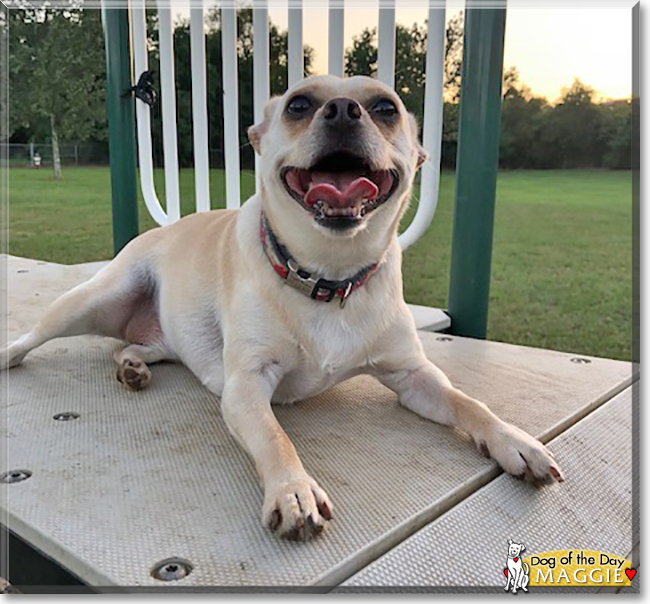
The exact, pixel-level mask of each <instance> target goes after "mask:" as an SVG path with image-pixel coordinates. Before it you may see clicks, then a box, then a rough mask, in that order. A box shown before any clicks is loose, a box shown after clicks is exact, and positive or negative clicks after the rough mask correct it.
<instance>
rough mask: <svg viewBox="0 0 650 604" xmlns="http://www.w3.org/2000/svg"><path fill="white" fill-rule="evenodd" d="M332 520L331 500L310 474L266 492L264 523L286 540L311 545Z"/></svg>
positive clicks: (276, 485) (279, 483)
mask: <svg viewBox="0 0 650 604" xmlns="http://www.w3.org/2000/svg"><path fill="white" fill-rule="evenodd" d="M331 519H332V503H331V502H330V500H329V497H328V496H327V494H326V493H325V491H323V489H321V488H320V487H319V486H318V484H317V483H316V481H315V480H314V479H313V478H311V477H310V476H308V475H307V474H304V475H301V476H298V477H296V478H292V479H290V480H288V481H283V482H277V483H275V484H270V485H268V487H267V488H266V493H265V495H264V507H263V509H262V522H263V523H264V525H265V526H267V527H269V528H270V529H271V530H272V531H276V532H277V533H278V534H279V535H280V536H281V537H284V538H285V539H291V540H293V541H308V540H309V539H312V538H313V537H315V536H316V535H318V534H319V533H320V532H321V531H322V530H323V528H324V527H325V523H326V522H327V521H328V520H331Z"/></svg>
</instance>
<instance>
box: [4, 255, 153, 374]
mask: <svg viewBox="0 0 650 604" xmlns="http://www.w3.org/2000/svg"><path fill="white" fill-rule="evenodd" d="M127 249H128V248H127ZM124 251H126V249H125V250H124ZM131 257H132V255H131V254H127V255H126V256H123V255H122V254H120V255H119V256H118V257H117V258H116V259H115V260H114V261H113V262H111V263H110V264H109V265H107V266H106V267H104V268H103V269H102V270H101V271H99V272H98V273H97V274H96V275H95V276H94V277H93V278H92V279H90V280H89V281H86V282H84V283H82V284H80V285H78V286H77V287H75V288H74V289H72V290H70V291H69V292H66V293H65V294H63V295H62V296H60V297H59V298H57V299H56V300H55V301H54V302H53V303H52V305H51V306H50V307H49V308H48V309H47V310H46V312H45V314H44V316H43V317H42V318H41V319H40V320H39V321H38V322H37V323H36V325H35V326H34V328H33V329H32V330H31V331H30V332H29V333H27V334H25V335H23V336H22V337H20V338H18V340H16V341H15V342H13V343H12V344H10V345H9V346H8V347H7V348H6V349H4V350H2V351H0V370H2V369H6V368H8V367H15V366H16V365H19V364H20V363H21V362H22V360H23V359H24V358H25V356H26V355H27V354H28V353H29V352H30V351H32V350H34V349H35V348H38V347H39V346H41V345H43V344H45V343H46V342H48V341H49V340H52V339H54V338H64V337H69V336H78V335H84V334H93V335H102V336H109V337H114V338H119V339H124V337H125V333H124V332H125V326H126V324H127V323H128V321H129V318H130V316H131V315H132V313H133V307H134V303H137V301H138V300H139V299H141V298H142V296H143V294H145V293H147V292H149V294H148V295H151V293H150V292H151V291H152V289H155V288H154V284H153V279H152V278H151V275H150V274H149V272H148V271H147V270H146V268H145V267H144V265H143V263H142V262H141V263H139V264H138V263H133V262H132V259H131Z"/></svg>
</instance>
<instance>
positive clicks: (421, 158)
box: [408, 113, 429, 168]
mask: <svg viewBox="0 0 650 604" xmlns="http://www.w3.org/2000/svg"><path fill="white" fill-rule="evenodd" d="M408 120H409V126H410V127H411V135H412V136H413V140H414V141H415V144H416V146H417V150H418V164H417V167H418V168H420V166H422V164H423V163H424V162H425V161H427V159H429V154H428V153H427V151H426V149H425V148H424V147H423V146H422V145H421V144H420V141H419V138H418V122H417V120H416V119H415V116H414V115H413V114H412V113H409V114H408Z"/></svg>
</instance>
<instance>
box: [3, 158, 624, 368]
mask: <svg viewBox="0 0 650 604" xmlns="http://www.w3.org/2000/svg"><path fill="white" fill-rule="evenodd" d="M64 177H65V180H64V181H62V182H54V181H52V180H51V173H50V172H49V171H48V170H47V169H44V170H39V171H36V170H29V169H12V170H11V171H10V173H9V179H10V180H9V252H10V253H11V254H14V255H17V256H26V257H30V258H38V259H44V260H49V261H52V262H61V263H70V264H71V263H79V262H86V261H92V260H102V259H107V258H110V257H111V255H112V239H111V201H110V182H109V171H108V169H107V168H67V169H65V170H64ZM193 179H194V177H193V173H192V171H191V170H183V171H182V172H181V199H182V202H183V203H182V211H183V214H186V213H189V212H190V211H192V207H193V203H194V202H193V199H194V180H193ZM156 182H157V187H158V192H159V196H160V197H163V191H164V183H163V174H162V172H158V173H157V174H156ZM631 183H632V179H631V176H630V173H629V172H601V171H516V172H503V173H500V174H499V180H498V190H497V214H496V224H495V234H494V251H493V262H492V286H491V302H490V318H489V328H488V329H489V331H488V337H489V338H490V339H493V340H499V341H503V342H512V343H517V344H524V345H529V346H538V347H542V348H551V349H555V350H563V351H570V352H577V353H582V354H588V355H594V356H604V357H610V358H617V359H624V360H629V359H630V358H631V347H632V188H631ZM454 184H455V183H454V175H453V174H452V173H449V172H448V173H444V174H443V176H442V180H441V189H440V201H439V204H438V210H437V213H436V217H435V219H434V223H433V226H432V227H431V228H430V229H429V231H428V232H427V234H426V235H425V236H424V237H422V239H420V240H419V241H418V243H417V244H415V245H414V246H413V247H412V248H411V249H409V250H408V252H407V253H406V255H405V258H404V282H405V296H406V299H407V301H408V302H412V303H415V304H424V305H428V306H437V307H442V308H444V307H446V303H447V291H448V282H449V265H450V255H451V230H452V218H453V195H454ZM210 186H211V193H212V199H213V200H222V199H224V191H225V185H224V178H223V173H222V172H221V171H217V170H214V171H213V172H212V175H211V182H210ZM253 189H254V177H253V174H252V173H244V174H243V175H242V194H243V195H244V196H248V195H250V194H251V193H252V191H253ZM219 205H220V204H217V203H215V204H214V207H218V206H219ZM140 219H141V220H140V227H141V230H145V229H148V228H151V227H153V226H155V225H154V223H153V221H152V220H151V218H149V216H148V214H147V212H146V209H145V208H144V204H143V203H142V202H140Z"/></svg>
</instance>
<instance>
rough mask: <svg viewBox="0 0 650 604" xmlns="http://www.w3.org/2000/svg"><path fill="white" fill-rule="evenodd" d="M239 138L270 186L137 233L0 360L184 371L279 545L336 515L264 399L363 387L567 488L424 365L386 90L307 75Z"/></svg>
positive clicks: (400, 143) (406, 173) (405, 161)
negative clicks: (87, 349)
mask: <svg viewBox="0 0 650 604" xmlns="http://www.w3.org/2000/svg"><path fill="white" fill-rule="evenodd" d="M249 136H250V140H251V142H252V144H253V146H254V147H255V150H256V151H257V152H258V153H259V154H260V156H261V171H262V178H261V187H260V192H259V193H258V194H257V195H255V196H253V197H252V198H251V199H249V200H248V201H247V202H246V203H245V204H244V206H243V207H242V208H241V210H238V211H232V210H231V211H226V210H220V211H214V212H210V213H207V214H194V215H192V216H188V217H186V218H183V219H182V220H180V221H179V222H177V223H175V224H173V225H170V226H167V227H164V228H158V229H154V230H151V231H149V232H147V233H144V234H143V235H141V236H140V237H138V238H137V239H135V240H134V241H132V242H131V243H129V244H128V245H127V246H126V247H125V248H124V250H123V251H122V252H120V253H119V254H118V255H117V257H116V258H115V259H114V260H113V261H112V262H111V263H110V264H109V265H107V266H106V267H105V268H104V269H102V270H101V271H100V272H98V273H97V274H96V275H95V276H94V277H93V278H92V279H91V280H90V281H88V282H86V283H84V284H82V285H80V286H79V287H76V288H75V289H73V290H72V291H70V292H68V293H67V294H65V295H63V296H61V297H60V298H59V299H58V300H57V301H56V302H54V304H53V305H52V306H51V307H50V308H49V309H48V311H47V312H46V314H45V316H44V317H43V318H42V319H41V320H40V321H39V322H38V323H37V325H36V326H35V327H34V329H33V330H32V331H31V332H30V333H28V334H27V335H25V336H23V337H21V338H20V339H19V340H17V341H16V342H15V343H13V344H12V345H11V346H9V348H8V349H7V350H6V351H4V357H3V358H2V359H0V360H1V361H3V362H4V363H5V364H8V365H9V366H14V365H17V364H18V363H20V362H21V361H22V359H23V358H24V357H25V355H26V354H27V353H28V352H29V351H30V350H32V349H34V348H36V347H37V346H40V345H41V344H43V343H44V342H47V341H48V340H50V339H52V338H58V337H65V336H75V335H80V334H89V333H92V334H99V335H104V336H110V337H114V338H120V339H123V340H126V341H127V342H129V345H128V346H127V347H126V348H125V349H124V350H122V351H121V352H120V353H118V354H116V355H115V361H116V363H117V367H118V369H117V371H118V378H119V379H120V381H122V382H123V383H124V384H126V385H127V386H129V387H130V388H133V389H139V388H143V387H145V386H147V385H148V384H149V381H150V379H151V373H150V371H149V369H148V367H147V364H150V363H155V362H156V361H160V360H163V359H167V360H179V361H182V362H183V363H184V364H185V365H187V367H189V368H190V370H192V371H193V372H194V373H195V374H196V375H197V376H198V378H199V379H200V380H201V381H202V382H203V384H205V386H206V387H207V388H208V389H209V390H210V391H212V392H214V393H215V394H217V395H219V396H221V409H222V412H223V417H224V419H225V421H226V423H227V425H228V428H229V429H230V431H231V432H232V434H233V435H234V436H235V438H236V439H237V440H238V441H239V443H240V444H241V445H242V446H243V447H244V449H246V451H248V453H249V454H250V455H251V457H252V458H253V460H254V461H255V464H256V468H257V472H258V474H259V477H260V480H261V482H262V485H263V488H264V505H263V510H262V519H263V522H264V524H265V525H266V526H269V527H270V528H271V529H272V530H277V531H278V532H279V534H281V535H282V536H283V537H287V538H294V539H308V538H310V537H312V536H313V535H315V534H317V533H319V532H320V531H321V530H322V529H323V526H324V524H325V521H327V520H329V519H330V518H331V515H332V504H331V502H330V500H329V498H328V496H327V495H326V493H325V492H324V491H323V490H322V489H321V488H320V486H319V485H318V483H317V482H316V481H315V480H314V479H313V478H312V477H311V476H310V475H309V474H308V473H307V472H306V471H305V468H304V467H303V465H302V463H301V462H300V459H299V458H298V455H297V453H296V450H295V448H294V446H293V445H292V443H291V442H290V441H289V439H288V437H287V435H286V434H285V432H284V431H283V430H282V428H281V427H280V425H279V424H278V422H277V420H276V418H275V416H274V414H273V411H272V409H271V401H274V402H293V401H297V400H299V399H303V398H306V397H309V396H313V395H315V394H317V393H319V392H322V391H324V390H326V389H327V388H330V387H331V386H334V385H335V384H337V383H339V382H341V381H343V380H345V379H347V378H349V377H352V376H354V375H357V374H360V373H368V374H371V375H373V376H375V377H376V378H377V379H378V380H379V381H380V382H381V383H382V384H384V385H386V386H387V387H389V388H391V389H392V390H394V391H395V392H396V393H397V394H398V395H399V399H400V402H401V403H402V405H404V406H405V407H407V408H409V409H411V410H412V411H414V412H415V413H418V414H419V415H421V416H423V417H425V418H427V419H430V420H432V421H435V422H439V423H442V424H446V425H449V426H455V427H457V428H459V429H461V430H464V431H465V432H467V433H468V434H469V435H470V436H471V437H472V438H473V439H474V441H475V443H476V445H477V446H478V448H479V449H480V450H481V452H483V453H484V454H485V455H488V456H490V455H491V456H492V457H493V458H494V459H495V460H496V461H497V462H498V463H499V464H500V465H501V466H502V467H503V468H504V469H505V470H506V471H507V472H510V473H511V474H514V475H517V476H525V477H526V478H528V479H530V480H533V481H543V480H552V479H553V477H554V478H556V479H558V480H562V475H561V473H560V470H559V469H558V467H557V465H556V464H555V462H554V460H553V458H552V456H551V454H550V453H549V452H548V451H547V450H546V448H545V447H544V446H543V445H542V444H541V443H540V442H538V441H537V440H536V439H534V438H533V437H531V436H530V435H528V434H527V433H525V432H523V431H522V430H520V429H518V428H516V427H515V426H512V425H509V424H506V423H505V422H503V421H501V420H500V419H499V418H497V417H496V416H495V415H494V414H493V413H492V412H491V411H490V410H489V409H488V408H487V407H486V406H485V405H484V404H482V403H480V402H478V401H476V400H474V399H472V398H470V397H469V396H467V395H465V394H463V393H462V392H460V391H459V390H457V389H456V388H454V387H453V386H452V385H451V383H450V382H449V380H448V379H447V378H446V376H445V375H444V374H443V373H442V372H441V371H440V370H439V369H438V368H437V367H436V366H435V365H434V364H433V363H431V362H430V361H429V360H428V359H427V358H426V357H425V355H424V352H423V349H422V346H421V344H420V340H419V339H418V336H417V333H416V330H415V325H414V322H413V319H412V316H411V314H410V312H409V310H408V308H407V306H406V303H405V302H404V300H403V297H402V277H401V252H400V247H399V244H398V242H397V226H398V223H399V220H400V218H401V217H402V215H403V213H404V211H405V209H406V207H407V205H408V203H409V198H410V194H411V186H412V183H413V178H414V175H415V173H416V171H417V169H418V167H419V165H420V164H421V162H422V161H423V160H424V152H423V150H422V149H421V147H420V146H419V144H418V142H417V127H416V124H415V120H414V119H413V117H412V116H410V115H409V114H408V113H407V112H406V110H405V108H404V105H403V104H402V102H401V101H400V99H399V97H398V96H397V95H396V94H395V93H394V92H393V90H391V89H389V88H387V87H386V86H384V85H382V84H381V83H379V82H377V81H376V80H373V79H370V78H365V77H355V78H350V79H344V80H341V79H339V78H335V77H331V76H323V77H313V78H309V79H306V80H304V81H302V82H301V83H299V84H298V85H296V86H295V87H294V88H293V89H292V90H289V91H288V92H287V93H286V94H285V95H284V96H282V97H280V98H275V99H272V100H271V101H270V102H269V104H268V106H267V107H266V111H265V118H264V121H263V123H262V124H259V125H256V126H254V127H253V128H251V129H250V132H249Z"/></svg>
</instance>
